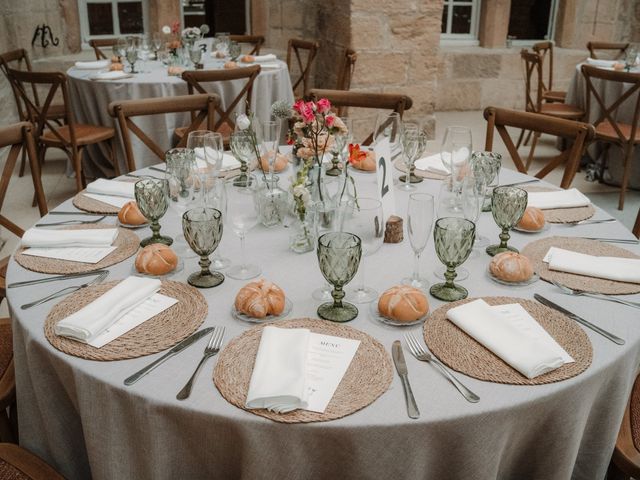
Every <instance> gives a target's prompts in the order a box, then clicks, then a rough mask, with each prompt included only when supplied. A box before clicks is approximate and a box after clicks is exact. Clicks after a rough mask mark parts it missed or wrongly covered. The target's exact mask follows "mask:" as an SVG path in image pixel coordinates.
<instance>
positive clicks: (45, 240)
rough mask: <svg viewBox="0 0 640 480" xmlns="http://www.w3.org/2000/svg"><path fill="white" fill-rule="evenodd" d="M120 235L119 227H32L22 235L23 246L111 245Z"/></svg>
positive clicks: (69, 246)
mask: <svg viewBox="0 0 640 480" xmlns="http://www.w3.org/2000/svg"><path fill="white" fill-rule="evenodd" d="M117 236H118V229H117V228H95V229H90V230H89V229H86V230H51V229H48V228H36V227H33V228H30V229H29V230H27V231H26V232H24V235H23V236H22V240H21V242H22V246H24V247H34V248H47V247H51V248H53V247H55V248H62V247H68V248H71V247H109V246H111V244H112V243H113V241H114V240H115V239H116V237H117Z"/></svg>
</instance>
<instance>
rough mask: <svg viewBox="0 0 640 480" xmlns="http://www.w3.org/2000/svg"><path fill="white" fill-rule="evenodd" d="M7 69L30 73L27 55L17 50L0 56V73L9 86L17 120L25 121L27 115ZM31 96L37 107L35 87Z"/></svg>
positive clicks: (20, 49) (22, 49) (23, 51)
mask: <svg viewBox="0 0 640 480" xmlns="http://www.w3.org/2000/svg"><path fill="white" fill-rule="evenodd" d="M9 69H14V70H26V71H28V72H30V71H31V61H30V60H29V54H28V53H27V51H26V50H25V49H24V48H19V49H18V50H12V51H10V52H5V53H2V54H0V70H2V73H4V75H5V77H7V81H8V82H9V85H11V90H12V91H13V98H14V100H15V102H16V108H17V109H18V118H20V120H21V121H25V120H27V113H26V111H25V108H24V105H23V103H22V101H21V100H20V95H19V93H18V90H17V89H16V86H15V85H14V80H13V78H12V77H11V76H10V75H9ZM32 96H33V98H34V101H35V103H36V105H39V104H40V99H39V98H38V92H37V90H36V89H35V86H34V87H33V91H32Z"/></svg>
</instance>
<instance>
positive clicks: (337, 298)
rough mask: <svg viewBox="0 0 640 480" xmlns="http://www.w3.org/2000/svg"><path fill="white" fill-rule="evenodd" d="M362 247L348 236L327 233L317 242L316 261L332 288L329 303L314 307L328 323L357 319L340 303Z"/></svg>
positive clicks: (352, 307)
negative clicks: (331, 300) (331, 299)
mask: <svg viewBox="0 0 640 480" xmlns="http://www.w3.org/2000/svg"><path fill="white" fill-rule="evenodd" d="M361 255H362V245H361V242H360V238H359V237H358V236H357V235H353V234H352V233H344V232H329V233H325V234H324V235H322V236H321V237H320V238H319V239H318V262H319V263H320V271H321V272H322V275H323V276H324V278H325V279H326V280H327V282H329V283H330V284H331V285H333V290H332V291H331V296H332V297H333V302H327V303H323V304H322V305H320V306H319V307H318V315H319V316H320V318H323V319H324V320H330V321H332V322H349V321H351V320H353V319H354V318H356V317H357V316H358V309H357V308H356V306H355V305H353V304H351V303H348V302H343V301H342V299H343V298H344V290H343V289H342V287H344V286H345V285H346V284H347V283H349V282H350V281H351V280H352V279H353V277H354V276H355V274H356V272H357V271H358V265H359V264H360V256H361Z"/></svg>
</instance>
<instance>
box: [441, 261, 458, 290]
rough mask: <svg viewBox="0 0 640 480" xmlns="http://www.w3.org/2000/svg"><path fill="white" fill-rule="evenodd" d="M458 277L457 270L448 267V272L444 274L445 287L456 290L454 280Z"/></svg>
mask: <svg viewBox="0 0 640 480" xmlns="http://www.w3.org/2000/svg"><path fill="white" fill-rule="evenodd" d="M457 276H458V274H457V273H456V269H455V268H454V267H452V266H450V265H447V271H446V272H444V279H445V280H446V281H445V287H447V288H455V285H454V283H453V280H454V279H455V278H456V277H457Z"/></svg>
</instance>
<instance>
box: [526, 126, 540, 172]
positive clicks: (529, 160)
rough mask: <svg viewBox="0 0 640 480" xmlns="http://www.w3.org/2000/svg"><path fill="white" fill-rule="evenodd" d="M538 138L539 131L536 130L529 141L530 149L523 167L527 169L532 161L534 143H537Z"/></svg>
mask: <svg viewBox="0 0 640 480" xmlns="http://www.w3.org/2000/svg"><path fill="white" fill-rule="evenodd" d="M538 138H540V132H536V133H535V134H534V135H533V141H532V142H531V150H529V156H528V157H527V164H526V165H525V168H526V169H527V171H529V167H530V166H531V162H533V152H534V151H535V149H536V145H537V144H538Z"/></svg>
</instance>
